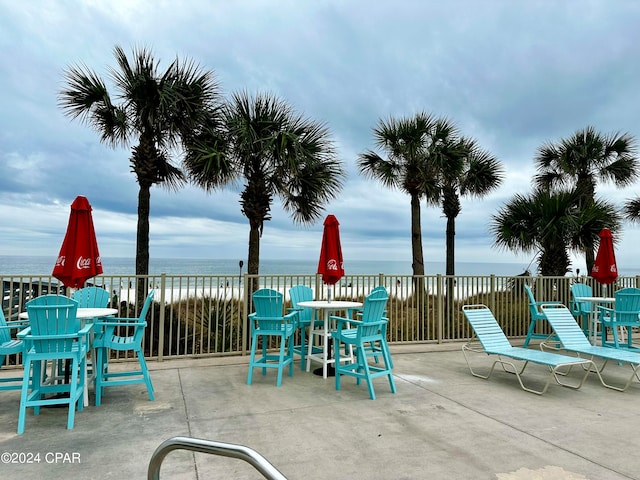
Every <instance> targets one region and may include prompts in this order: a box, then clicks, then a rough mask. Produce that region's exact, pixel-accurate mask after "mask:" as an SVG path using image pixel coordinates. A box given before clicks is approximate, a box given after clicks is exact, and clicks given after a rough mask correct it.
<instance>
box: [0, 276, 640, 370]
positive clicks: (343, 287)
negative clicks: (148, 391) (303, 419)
mask: <svg viewBox="0 0 640 480" xmlns="http://www.w3.org/2000/svg"><path fill="white" fill-rule="evenodd" d="M0 280H1V281H2V285H3V299H2V310H3V313H4V315H5V317H6V318H7V320H9V319H15V318H17V315H18V313H20V312H22V311H24V310H25V303H26V302H27V301H29V299H31V298H34V297H37V296H39V295H42V294H45V293H55V292H60V293H70V292H67V291H66V289H65V288H64V287H62V286H61V285H60V284H59V283H58V281H57V280H56V279H55V278H53V277H51V276H50V275H20V276H15V275H12V276H1V275H0ZM576 281H581V282H586V283H589V284H591V285H592V286H593V287H594V292H600V291H601V290H599V289H600V288H602V286H600V285H599V284H597V283H595V282H594V281H593V280H592V279H591V278H589V277H581V278H580V279H576V278H575V277H540V276H531V277H524V276H515V277H507V276H495V275H489V276H464V275H456V276H451V277H447V276H444V275H427V276H424V277H413V276H411V275H394V274H390V275H388V274H383V273H378V274H371V275H347V276H345V277H344V278H343V279H342V280H341V281H340V282H339V283H338V284H336V285H333V286H330V287H327V286H325V285H323V284H322V281H321V278H320V277H319V276H318V275H315V274H310V275H255V276H253V275H248V274H244V275H242V276H239V275H205V276H202V275H197V276H196V275H165V274H160V275H149V276H136V275H113V276H109V275H100V276H98V277H96V278H95V279H92V283H93V284H95V285H97V286H101V287H104V288H105V289H107V290H109V291H110V292H111V294H112V299H111V302H110V304H111V306H113V307H114V308H117V309H118V316H120V317H132V316H136V315H137V309H136V305H135V304H136V288H137V287H144V289H145V290H146V289H151V288H153V289H154V290H155V302H154V303H153V305H152V308H151V309H150V314H149V316H148V317H147V322H148V327H147V330H146V334H145V340H144V342H145V343H144V349H145V355H146V356H147V357H148V358H150V359H157V360H162V359H164V358H173V357H195V356H212V355H245V354H247V352H248V349H249V344H248V343H249V326H248V324H247V314H248V313H250V312H251V311H252V306H251V304H250V295H248V293H249V292H250V291H253V290H252V289H253V288H258V287H269V288H274V289H276V290H279V291H282V292H283V293H284V294H285V299H286V301H287V302H288V301H289V297H288V290H289V288H291V287H292V286H294V285H298V284H305V285H309V286H311V287H312V288H313V289H314V291H315V297H316V298H326V295H327V288H330V289H331V291H332V297H333V298H336V299H338V298H339V299H351V300H359V301H362V300H363V298H364V296H365V295H366V294H367V293H368V292H369V291H370V290H372V289H373V288H374V287H376V286H378V285H383V286H385V287H386V288H387V290H388V291H389V303H388V305H387V312H388V316H389V327H388V328H387V332H388V333H387V334H388V336H389V339H388V340H389V342H390V343H425V342H432V343H442V342H448V341H459V340H465V339H467V338H470V337H471V329H470V327H469V325H468V323H467V322H466V321H465V320H464V317H463V316H462V313H461V306H462V305H463V304H465V303H484V304H486V305H487V306H489V307H490V308H491V309H492V311H493V312H494V314H495V315H496V318H497V319H498V321H499V322H500V324H501V326H502V327H503V329H504V330H505V333H506V334H507V335H508V336H510V337H523V336H525V335H526V331H527V328H528V326H529V320H530V317H529V309H528V302H527V299H526V296H525V294H524V289H523V287H522V286H523V284H524V283H525V282H526V283H527V284H529V285H532V286H533V287H534V290H535V292H536V297H537V299H538V300H540V301H543V300H559V301H561V302H563V303H565V304H567V305H569V302H570V300H571V298H570V286H571V284H572V283H574V282H576ZM247 285H248V286H249V288H245V287H246V286H247ZM629 286H640V276H635V277H622V278H619V279H618V280H617V281H616V283H615V284H614V285H612V286H608V287H607V294H609V295H611V294H613V292H614V291H615V290H617V289H619V288H622V287H629ZM420 292H424V293H423V294H420ZM19 361H20V359H19V358H13V359H11V358H10V359H9V361H8V362H7V363H9V364H11V363H19Z"/></svg>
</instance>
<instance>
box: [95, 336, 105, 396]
mask: <svg viewBox="0 0 640 480" xmlns="http://www.w3.org/2000/svg"><path fill="white" fill-rule="evenodd" d="M104 355H105V352H104V348H96V362H95V365H94V366H93V368H94V370H95V372H94V373H95V378H94V380H93V381H94V385H95V391H96V402H95V403H96V407H99V406H100V403H101V402H102V392H103V388H104V387H103V385H102V383H103V381H104V375H105V365H104V358H103V357H104Z"/></svg>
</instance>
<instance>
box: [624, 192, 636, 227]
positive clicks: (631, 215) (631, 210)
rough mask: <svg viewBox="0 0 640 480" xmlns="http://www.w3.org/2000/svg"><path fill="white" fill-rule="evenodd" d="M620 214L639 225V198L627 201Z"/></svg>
mask: <svg viewBox="0 0 640 480" xmlns="http://www.w3.org/2000/svg"><path fill="white" fill-rule="evenodd" d="M622 214H623V215H624V218H626V219H627V220H629V221H631V222H636V223H640V197H635V198H631V199H629V200H627V201H626V202H625V203H624V206H623V207H622Z"/></svg>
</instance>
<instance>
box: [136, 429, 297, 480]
mask: <svg viewBox="0 0 640 480" xmlns="http://www.w3.org/2000/svg"><path fill="white" fill-rule="evenodd" d="M173 450H191V451H193V452H201V453H208V454H212V455H220V456H223V457H231V458H238V459H240V460H244V461H245V462H247V463H249V464H251V465H252V466H253V467H254V468H255V469H256V470H258V471H259V472H260V473H261V474H262V476H263V477H264V478H266V479H268V480H287V477H285V476H284V475H283V474H282V473H280V472H279V471H278V470H277V469H276V467H274V466H273V465H271V463H269V461H268V460H267V459H266V458H264V457H263V456H262V455H260V454H259V453H258V452H256V451H255V450H253V449H251V448H249V447H245V446H244V445H236V444H233V443H223V442H215V441H212V440H202V439H199V438H191V437H172V438H169V439H168V440H165V441H164V442H162V443H161V444H160V446H158V448H156V451H155V452H153V455H152V456H151V460H150V461H149V468H148V470H147V479H148V480H159V478H160V466H161V465H162V461H163V460H164V458H165V457H166V456H167V454H168V453H169V452H171V451H173Z"/></svg>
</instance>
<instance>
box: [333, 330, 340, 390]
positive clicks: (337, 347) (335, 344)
mask: <svg viewBox="0 0 640 480" xmlns="http://www.w3.org/2000/svg"><path fill="white" fill-rule="evenodd" d="M333 351H334V359H335V361H336V363H335V372H336V390H340V340H338V339H337V338H334V339H333Z"/></svg>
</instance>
